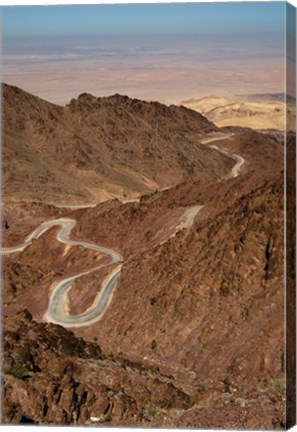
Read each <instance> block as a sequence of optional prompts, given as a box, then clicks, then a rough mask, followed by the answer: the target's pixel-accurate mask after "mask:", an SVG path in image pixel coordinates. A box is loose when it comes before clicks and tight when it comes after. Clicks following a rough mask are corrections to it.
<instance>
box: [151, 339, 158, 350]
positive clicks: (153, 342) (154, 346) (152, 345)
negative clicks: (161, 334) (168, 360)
mask: <svg viewBox="0 0 297 432" xmlns="http://www.w3.org/2000/svg"><path fill="white" fill-rule="evenodd" d="M151 348H152V349H153V350H155V349H156V348H157V342H156V340H155V339H153V340H152V342H151Z"/></svg>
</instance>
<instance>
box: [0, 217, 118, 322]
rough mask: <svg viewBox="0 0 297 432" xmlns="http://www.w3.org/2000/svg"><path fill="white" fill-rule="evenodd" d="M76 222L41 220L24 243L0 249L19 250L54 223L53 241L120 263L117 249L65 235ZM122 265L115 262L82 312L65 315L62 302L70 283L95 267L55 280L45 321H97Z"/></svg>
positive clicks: (111, 262)
mask: <svg viewBox="0 0 297 432" xmlns="http://www.w3.org/2000/svg"><path fill="white" fill-rule="evenodd" d="M75 224H76V221H75V220H74V219H68V218H61V219H54V220H52V221H49V222H44V223H42V224H41V225H40V226H39V227H38V228H36V229H35V230H34V231H33V232H32V233H31V234H30V235H29V236H28V237H27V238H26V239H25V241H24V243H22V244H20V245H18V246H13V247H9V248H2V249H1V253H2V254H11V253H16V252H21V251H23V250H24V249H25V248H27V247H28V246H30V245H31V244H32V242H33V240H35V239H37V238H38V237H40V236H41V235H42V234H44V233H45V232H46V231H47V230H48V229H50V228H52V227H54V226H60V230H59V231H58V233H57V240H58V241H59V242H61V243H66V244H69V245H72V246H83V247H85V248H87V249H92V250H95V251H98V252H101V253H103V254H105V255H108V256H109V257H110V262H109V264H108V265H110V264H115V263H120V262H122V261H123V257H122V255H121V254H119V253H118V252H116V251H114V250H112V249H108V248H106V247H103V246H98V245H95V244H93V243H87V242H84V241H78V240H72V239H71V238H70V237H69V235H70V232H71V231H72V229H73V228H74V226H75ZM121 268H122V265H119V266H117V267H116V269H114V270H113V271H112V272H111V273H110V274H109V275H108V277H107V278H106V279H105V280H104V281H103V284H102V287H101V290H100V293H99V295H98V296H97V297H96V298H95V300H94V302H93V304H92V305H91V307H90V308H88V309H87V310H86V311H85V312H84V313H83V314H80V315H69V314H67V312H66V311H65V304H66V303H67V294H68V291H69V290H70V288H71V286H72V284H73V282H74V281H75V280H76V279H78V278H79V277H80V276H83V275H86V274H88V273H91V272H93V271H95V270H97V269H98V267H96V268H93V269H91V270H89V271H87V272H82V273H79V274H77V275H75V276H71V277H68V278H66V279H63V280H62V281H60V282H58V283H57V284H56V285H55V286H54V289H53V292H52V294H51V297H50V301H49V306H48V310H47V312H46V315H45V319H46V320H47V321H50V322H53V323H56V324H60V325H63V326H64V327H78V326H83V325H89V324H91V323H93V322H95V321H98V320H99V319H100V318H101V317H102V315H103V314H104V312H105V311H106V309H107V308H108V306H109V303H110V301H111V299H112V294H113V291H114V289H115V287H116V285H117V281H118V278H119V277H120V274H121Z"/></svg>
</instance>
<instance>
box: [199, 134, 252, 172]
mask: <svg viewBox="0 0 297 432" xmlns="http://www.w3.org/2000/svg"><path fill="white" fill-rule="evenodd" d="M232 136H233V134H229V135H225V136H220V137H213V138H206V139H204V140H201V141H200V142H201V144H210V143H211V142H214V141H222V140H224V139H229V138H231V137H232ZM210 147H212V148H214V149H215V150H217V151H219V152H220V153H223V154H224V155H226V156H229V157H230V156H231V157H232V158H233V159H234V160H236V164H235V165H234V167H233V168H232V170H231V174H230V177H233V178H234V177H237V176H238V174H239V170H240V168H241V166H242V165H243V164H244V162H245V160H244V158H243V157H242V156H239V155H238V154H235V153H229V152H227V151H225V150H222V149H220V148H219V147H217V146H216V145H211V146H210Z"/></svg>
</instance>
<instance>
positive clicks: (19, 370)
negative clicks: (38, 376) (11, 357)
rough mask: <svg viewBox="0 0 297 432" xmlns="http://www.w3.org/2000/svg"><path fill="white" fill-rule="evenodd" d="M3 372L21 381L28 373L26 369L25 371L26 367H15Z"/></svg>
mask: <svg viewBox="0 0 297 432" xmlns="http://www.w3.org/2000/svg"><path fill="white" fill-rule="evenodd" d="M5 372H6V373H7V374H9V375H12V376H13V377H15V378H17V379H23V378H24V377H25V376H26V375H28V373H29V371H28V369H26V367H25V366H23V365H16V366H14V367H13V368H12V369H8V370H6V371H5Z"/></svg>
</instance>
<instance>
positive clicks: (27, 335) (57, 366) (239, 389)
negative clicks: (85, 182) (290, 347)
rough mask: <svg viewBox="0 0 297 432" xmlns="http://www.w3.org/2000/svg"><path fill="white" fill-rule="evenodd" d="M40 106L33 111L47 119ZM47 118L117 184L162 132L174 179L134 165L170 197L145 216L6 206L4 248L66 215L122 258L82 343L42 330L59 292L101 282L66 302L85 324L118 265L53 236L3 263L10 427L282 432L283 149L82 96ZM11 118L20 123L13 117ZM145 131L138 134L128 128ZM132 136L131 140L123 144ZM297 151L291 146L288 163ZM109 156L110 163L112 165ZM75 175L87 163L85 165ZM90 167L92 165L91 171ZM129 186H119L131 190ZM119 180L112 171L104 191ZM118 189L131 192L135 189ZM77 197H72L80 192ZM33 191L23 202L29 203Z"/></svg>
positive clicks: (142, 107)
mask: <svg viewBox="0 0 297 432" xmlns="http://www.w3.org/2000/svg"><path fill="white" fill-rule="evenodd" d="M11 91H13V92H15V91H16V90H15V89H12V90H11ZM22 95H23V94H22ZM15 97H17V96H15ZM26 97H28V99H29V101H31V99H30V98H31V96H26ZM17 100H19V99H18V98H17ZM28 103H29V102H28ZM15 105H16V102H15V103H14V109H15ZM41 106H42V105H40V104H39V102H38V103H36V109H37V111H38V110H39V109H41ZM43 108H44V110H45V111H46V112H47V113H48V111H47V110H48V109H49V104H47V103H45V102H44V106H43ZM50 109H51V110H53V112H58V111H59V110H60V111H59V112H60V115H59V118H58V119H57V120H56V123H57V125H56V126H55V122H53V123H52V125H51V127H53V129H54V132H52V133H53V134H54V133H56V134H58V135H59V136H62V126H61V123H60V119H61V118H62V119H63V122H64V123H63V124H64V126H65V130H67V128H66V124H67V127H70V126H69V125H70V120H67V122H66V119H71V118H72V119H73V120H71V121H72V123H71V128H75V127H77V129H79V128H80V129H81V130H82V131H84V133H85V135H84V136H85V137H87V136H88V138H87V140H88V143H91V142H94V143H95V142H96V143H99V142H100V143H101V145H102V147H101V146H97V144H96V149H97V150H98V152H99V151H100V152H101V151H102V159H96V157H97V156H96V157H95V156H94V166H97V164H98V166H100V164H99V162H100V161H101V160H102V161H103V162H104V163H105V162H106V161H107V160H108V161H110V160H111V159H108V158H109V157H110V158H112V160H114V161H115V164H116V167H117V169H118V167H119V166H120V162H121V161H123V166H124V167H127V166H128V164H129V163H131V159H130V158H129V157H128V156H127V158H126V156H125V151H126V150H127V149H128V150H129V151H134V150H135V149H136V147H134V145H135V146H136V141H137V143H140V144H141V145H139V146H138V147H137V148H138V150H139V149H140V148H141V149H143V148H144V145H146V144H144V143H145V142H147V136H148V135H146V134H148V133H149V131H151V132H152V131H153V132H154V133H155V134H156V137H157V138H158V139H157V138H156V141H154V142H152V145H154V146H155V147H153V148H154V154H157V153H155V152H157V147H159V143H161V142H162V143H165V142H166V145H167V150H168V149H170V154H164V155H162V163H163V168H162V169H161V165H158V163H157V162H156V161H155V163H153V162H152V163H150V162H149V159H148V158H147V157H144V158H143V159H141V158H135V159H133V161H134V164H133V166H131V167H130V168H131V169H132V168H133V172H136V171H137V170H138V169H139V172H140V173H141V175H142V176H144V177H145V178H150V180H153V181H155V182H159V183H160V184H161V185H162V186H163V187H164V186H166V185H167V184H168V185H169V186H170V187H169V188H168V189H166V190H162V189H161V190H157V191H150V188H148V189H145V188H143V189H142V192H143V194H142V197H141V198H140V200H139V202H127V203H122V202H120V201H119V200H117V199H114V200H109V201H107V202H104V203H101V204H99V205H97V206H96V207H91V208H82V209H78V210H72V209H67V208H64V209H61V208H56V207H55V206H48V205H44V204H39V203H38V201H37V202H35V204H34V205H33V206H32V208H31V210H30V205H29V203H19V202H17V199H18V195H13V197H14V199H15V202H12V203H10V204H9V205H5V206H4V214H5V220H6V222H7V225H8V226H6V228H4V231H5V237H4V239H5V245H12V244H17V243H18V242H20V241H22V240H23V239H24V238H25V237H26V235H28V234H29V233H30V231H31V230H32V229H34V228H36V226H38V225H39V224H40V223H41V222H42V221H43V220H45V219H46V220H47V219H54V218H57V217H61V215H63V216H64V217H71V218H73V219H75V220H76V222H77V223H76V226H75V228H74V229H73V231H72V233H71V236H72V237H73V238H75V239H79V240H84V241H87V242H93V243H96V244H100V245H103V246H106V247H109V248H113V249H115V250H116V251H118V252H120V253H121V254H122V255H123V267H122V274H121V277H120V279H119V283H118V285H117V288H116V290H115V292H114V295H113V298H112V301H111V303H110V306H109V307H108V309H107V311H106V313H105V314H104V315H103V317H102V318H101V319H100V321H98V322H96V323H94V324H92V325H89V326H86V327H81V328H73V329H71V330H72V331H66V330H65V329H63V328H61V327H60V326H56V325H53V324H49V323H47V322H46V321H45V313H46V311H47V307H48V304H49V298H50V295H51V292H52V285H53V283H54V282H55V281H57V280H60V279H61V278H66V277H68V276H71V275H74V274H76V273H79V272H81V271H82V270H86V269H94V271H93V272H92V273H90V274H89V275H87V276H84V277H82V278H80V279H77V280H76V282H75V284H74V285H73V288H71V290H70V294H69V298H68V308H69V310H70V311H71V313H74V314H75V313H82V312H83V311H84V310H85V309H86V308H87V307H89V306H90V305H91V303H92V301H93V299H94V297H95V296H96V294H97V293H98V287H99V285H100V282H101V281H102V280H103V278H104V277H105V275H106V272H107V271H108V268H107V267H106V266H105V267H101V266H104V265H106V263H107V260H106V257H105V256H103V255H102V254H101V253H97V252H96V251H91V250H86V249H85V248H83V247H80V246H79V247H77V246H70V245H66V244H63V243H60V242H58V241H57V239H56V232H57V228H56V227H54V228H52V229H51V230H49V231H48V232H46V233H45V234H44V235H43V236H41V237H40V238H38V239H36V240H35V241H34V242H33V244H32V245H31V246H30V247H28V248H27V249H25V250H24V251H22V252H21V253H17V254H12V255H7V256H5V257H4V261H3V264H4V266H3V269H4V285H3V301H4V306H3V315H4V323H5V333H4V363H3V365H4V369H3V372H4V376H3V380H4V392H5V393H4V401H5V404H4V422H5V423H11V422H14V423H19V422H36V423H40V424H44V423H54V424H57V423H61V424H75V423H77V424H81V425H83V424H89V423H90V418H91V417H93V416H94V417H98V418H100V420H99V421H98V422H99V424H100V423H104V424H105V422H108V423H106V424H110V425H128V426H135V425H142V426H155V427H162V426H163V427H200V428H206V427H207V428H208V427H209V428H218V427H220V428H223V427H224V428H236V429H242V428H249V429H263V428H266V429H282V428H284V426H285V422H286V419H285V401H286V397H285V385H286V383H285V380H284V371H285V363H284V327H283V322H284V293H283V275H284V268H283V259H284V249H283V240H284V239H283V223H284V213H283V210H284V182H283V175H284V173H283V154H284V143H283V137H282V135H281V134H276V133H275V132H267V133H265V134H264V133H257V132H254V131H247V130H243V129H241V128H234V129H233V128H229V129H224V131H223V132H222V131H219V130H217V129H216V128H215V127H214V126H212V125H211V124H210V123H209V122H208V121H206V120H204V119H203V118H202V117H201V116H199V115H198V116H197V115H196V114H193V113H191V112H190V111H189V110H184V109H179V108H176V107H169V108H168V107H163V106H162V105H159V104H146V103H140V102H139V101H135V100H131V99H129V98H124V97H122V96H114V97H111V98H103V99H96V98H94V97H92V96H90V95H82V96H81V97H80V98H79V99H78V100H75V101H71V103H70V104H69V105H68V106H67V107H65V108H61V107H54V106H51V108H50ZM56 110H58V111H56ZM32 111H33V107H32ZM111 112H112V115H111ZM22 115H24V113H23V112H22ZM40 115H41V114H40V113H38V112H36V113H35V111H34V116H37V117H38V118H40ZM42 116H45V114H44V113H43V114H42ZM11 117H12V118H14V119H15V121H17V120H16V116H15V114H14V115H12V114H11ZM110 118H112V119H113V123H112V124H110V125H109V120H110ZM99 119H101V122H103V124H104V122H105V126H104V130H103V129H101V127H99ZM135 119H136V120H137V121H138V122H139V123H140V124H141V127H140V128H139V129H138V128H137V127H136V126H137V125H135V126H133V127H132V126H131V125H132V124H133V125H134V123H133V122H134V121H136V120H135ZM92 122H93V123H94V125H96V127H94V128H92V124H91V123H92ZM131 122H132V123H131ZM154 123H155V124H154ZM165 124H167V125H170V128H169V129H168V130H167V129H166V128H165ZM118 125H120V126H119V127H118ZM47 128H48V124H47V123H46V124H45V126H43V128H42V132H38V133H39V135H38V137H41V136H43V137H45V136H47V134H48V133H49V132H48V129H47ZM60 129H61V130H60ZM45 131H46V133H45ZM71 131H72V129H71ZM87 131H88V132H87ZM124 131H125V134H126V135H125V136H127V137H128V136H131V140H128V141H127V142H126V141H125V139H124V138H123V136H122V135H121V133H123V134H124ZM165 131H167V132H165ZM64 132H65V131H64ZM231 132H232V133H233V134H234V135H233V136H229V134H230V133H231ZM71 133H72V132H71ZM71 133H70V134H69V137H70V138H69V142H68V141H67V140H66V138H65V141H63V143H64V145H65V146H69V147H67V151H68V153H69V154H70V150H71V148H72V147H73V148H74V153H75V149H76V147H75V145H74V143H73V141H72V138H71ZM166 133H167V134H169V135H170V136H167V137H166V136H165V135H166ZM26 134H28V131H27V129H26V132H25V135H24V136H27V135H26ZM34 134H37V129H36V124H35V123H34ZM34 134H32V135H31V137H33V136H35V135H34ZM89 134H90V135H89ZM104 134H106V138H104V139H103V138H102V137H103V136H105V135H104ZM164 134H165V135H164ZM99 135H100V139H99V138H98V137H99ZM219 135H221V136H223V135H227V136H226V137H225V138H224V139H223V138H222V139H221V140H218V141H216V142H213V143H210V144H213V145H216V146H217V147H218V148H219V149H221V150H223V151H225V152H227V153H229V154H230V155H232V154H237V155H240V156H241V157H243V158H244V164H243V165H242V167H241V168H240V171H239V175H238V177H234V178H232V177H231V176H230V172H231V170H232V167H233V165H234V163H235V159H234V158H233V159H232V156H227V155H226V156H223V154H222V153H221V152H220V151H218V150H217V149H214V148H213V147H211V145H208V144H198V141H199V140H201V141H203V139H205V138H206V137H207V136H208V137H215V136H216V137H218V136H219ZM173 136H174V139H173ZM181 136H183V139H185V140H186V141H183V143H185V142H188V143H192V144H193V143H194V142H195V143H196V144H195V146H194V147H193V148H192V147H191V149H192V150H191V151H189V152H187V155H188V157H189V161H190V162H191V163H194V162H195V164H196V162H197V163H198V164H199V163H200V162H201V164H202V165H203V167H202V168H201V171H200V170H199V169H198V168H197V169H196V168H194V171H193V173H192V174H189V173H188V174H186V171H185V166H184V165H183V167H182V168H181V165H178V164H177V161H178V156H177V151H180V150H177V148H180V147H179V139H180V138H179V137H181ZM96 137H97V138H96ZM109 137H110V138H109ZM136 137H137V139H138V140H136ZM101 139H102V140H101ZM134 139H135V140H136V141H134ZM295 139H296V138H295V136H294V135H292V136H291V137H290V143H291V144H290V148H292V145H294V143H295ZM108 140H110V142H111V143H112V149H109V150H106V148H108V147H107V143H108ZM159 140H160V141H159ZM38 142H41V141H38ZM46 142H49V141H46V140H45V138H44V141H42V143H43V151H45V152H46V154H47V155H48V158H49V159H50V161H51V162H50V164H51V167H52V166H54V165H55V164H52V161H53V160H54V161H55V163H56V164H57V165H58V163H59V160H58V159H59V158H58V156H55V155H54V153H55V151H56V150H57V146H56V143H57V141H55V140H53V143H54V144H53V148H50V149H48V148H47V147H46ZM34 143H35V144H34ZM34 143H33V144H34V145H33V144H32V148H34V151H36V152H37V153H38V151H39V150H38V151H37V150H36V149H37V147H34V146H36V145H37V144H36V143H37V140H36V141H34ZM164 145H165V144H164ZM8 147H9V146H8ZM24 148H25V147H24ZM87 148H88V147H87ZM94 148H95V147H94ZM102 149H103V150H104V151H103V150H102ZM97 150H96V151H97ZM24 151H25V150H24ZM135 151H136V150H135ZM160 151H161V152H165V148H164V147H163V146H161V147H160ZM94 152H95V150H94ZM192 152H193V153H192ZM38 154H39V155H41V152H40V153H38ZM89 154H90V152H89V149H88V150H87V155H89ZM94 154H95V153H94ZM96 154H97V153H96ZM98 154H99V153H98ZM100 154H101V153H100ZM111 154H112V155H113V156H112V157H111ZM107 155H108V156H107ZM202 155H203V162H202V159H199V158H202ZM72 157H74V156H73V155H72V154H71V155H70V156H69V159H71V158H72ZM204 157H205V159H204ZM98 158H99V156H98ZM117 158H118V160H117ZM197 158H198V159H197ZM61 159H62V158H61ZM36 160H37V159H36ZM71 160H72V159H71ZM79 160H82V161H86V159H84V156H80V157H78V161H79ZM141 160H142V161H145V163H144V165H143V169H142V168H141V167H140V163H141V162H140V161H141ZM24 161H25V162H26V160H25V159H24ZM129 161H130V162H129ZM103 162H102V163H103ZM26 163H27V162H26ZM92 163H93V160H91V161H88V162H86V164H87V166H88V170H92V169H93V168H92V167H93V165H92ZM72 164H74V160H72ZM138 164H139V165H138ZM204 164H205V165H204ZM34 166H35V163H34ZM177 166H179V167H180V168H179V169H178V168H177ZM130 168H129V169H130ZM36 169H37V168H36ZM125 169H126V168H125ZM119 170H120V168H119ZM77 172H78V171H77ZM119 172H120V171H118V172H117V174H116V178H117V179H118V181H119V182H122V177H120V176H119ZM110 173H111V171H110V170H109V167H108V166H107V165H106V168H105V172H104V175H106V178H107V180H106V184H107V183H108V182H110V181H111V175H110ZM199 173H200V174H201V175H200V174H199ZM202 173H203V175H202ZM129 175H130V174H129ZM171 175H172V177H171ZM163 177H164V179H166V181H165V180H164V179H163ZM167 181H168V183H166V182H167ZM121 184H122V185H125V188H126V187H127V184H128V183H127V182H126V180H125V181H123V183H121ZM129 185H130V183H129ZM72 186H73V187H74V188H76V186H75V184H74V182H72ZM27 187H28V190H29V186H28V184H27V183H26V184H25V186H24V195H25V198H26V199H27V198H28V201H30V199H31V198H32V196H31V195H30V194H29V195H26V193H27V192H26V191H27V189H26V188H27ZM45 187H46V186H45ZM152 189H154V188H152ZM45 190H49V192H48V195H45V196H46V197H52V196H53V195H52V192H51V189H45ZM125 190H126V191H127V189H125ZM131 190H132V189H130V191H131ZM139 191H140V189H139ZM134 192H135V190H134ZM293 192H294V185H291V189H290V193H291V194H292V193H293ZM129 193H130V192H129ZM127 194H128V192H127ZM119 195H121V192H120V193H119ZM74 196H75V197H77V196H78V195H74ZM62 197H63V199H64V198H65V197H64V195H62ZM56 198H57V199H60V196H59V194H58V195H57V197H56ZM198 205H202V206H203V208H202V210H201V211H200V212H199V214H198V215H197V216H196V218H195V220H194V223H193V225H192V226H191V227H190V228H187V229H183V230H180V231H179V232H177V233H176V227H178V226H179V225H180V223H181V221H182V219H183V215H184V214H185V211H187V210H188V209H190V208H192V207H193V206H198ZM24 309H27V310H28V311H29V313H27V312H26V313H24V312H23V310H24ZM30 314H31V315H32V317H33V318H32V317H31V316H30ZM49 365H50V368H49ZM49 369H50V370H51V373H50V374H49V373H48V370H49Z"/></svg>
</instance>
